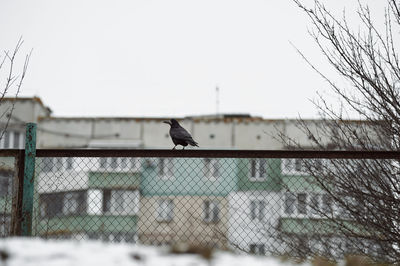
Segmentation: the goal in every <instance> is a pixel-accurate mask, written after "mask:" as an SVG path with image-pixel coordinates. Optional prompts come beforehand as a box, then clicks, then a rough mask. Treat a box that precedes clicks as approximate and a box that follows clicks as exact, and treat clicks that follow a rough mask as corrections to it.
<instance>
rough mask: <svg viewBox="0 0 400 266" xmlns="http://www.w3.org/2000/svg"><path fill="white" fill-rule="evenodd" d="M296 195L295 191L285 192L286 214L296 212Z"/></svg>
mask: <svg viewBox="0 0 400 266" xmlns="http://www.w3.org/2000/svg"><path fill="white" fill-rule="evenodd" d="M295 203H296V195H295V194H293V193H286V194H285V214H293V213H294V212H295Z"/></svg>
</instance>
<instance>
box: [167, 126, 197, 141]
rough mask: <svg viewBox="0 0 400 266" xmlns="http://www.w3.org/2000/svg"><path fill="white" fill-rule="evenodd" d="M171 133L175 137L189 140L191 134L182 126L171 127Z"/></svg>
mask: <svg viewBox="0 0 400 266" xmlns="http://www.w3.org/2000/svg"><path fill="white" fill-rule="evenodd" d="M171 135H173V136H174V137H175V138H177V139H184V140H191V139H192V136H190V134H189V132H187V131H186V129H184V128H183V127H179V128H172V129H171Z"/></svg>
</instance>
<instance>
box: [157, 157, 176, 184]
mask: <svg viewBox="0 0 400 266" xmlns="http://www.w3.org/2000/svg"><path fill="white" fill-rule="evenodd" d="M158 167H159V173H158V174H159V176H160V178H161V179H172V178H173V177H174V161H173V159H172V158H160V161H159V162H158Z"/></svg>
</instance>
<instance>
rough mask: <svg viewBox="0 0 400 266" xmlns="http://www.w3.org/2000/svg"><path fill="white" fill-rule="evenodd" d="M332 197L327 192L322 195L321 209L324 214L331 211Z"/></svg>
mask: <svg viewBox="0 0 400 266" xmlns="http://www.w3.org/2000/svg"><path fill="white" fill-rule="evenodd" d="M332 207H333V203H332V197H331V196H330V195H329V194H324V195H322V211H323V212H324V214H326V215H329V214H332V212H333V208H332Z"/></svg>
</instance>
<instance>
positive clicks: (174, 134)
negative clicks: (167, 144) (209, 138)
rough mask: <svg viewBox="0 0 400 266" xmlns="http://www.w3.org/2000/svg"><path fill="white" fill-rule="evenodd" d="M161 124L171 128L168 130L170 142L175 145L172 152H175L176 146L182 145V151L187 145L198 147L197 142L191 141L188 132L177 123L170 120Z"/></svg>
mask: <svg viewBox="0 0 400 266" xmlns="http://www.w3.org/2000/svg"><path fill="white" fill-rule="evenodd" d="M163 122H164V123H166V124H168V125H170V126H171V128H170V129H169V135H170V136H171V138H172V142H173V143H174V144H175V146H174V147H173V148H172V149H173V150H175V147H176V146H177V145H182V146H183V149H182V150H184V149H185V147H186V146H187V145H188V144H190V145H192V146H197V147H199V145H197V142H196V141H194V140H193V138H192V136H190V134H189V132H187V131H186V129H184V128H183V127H181V125H179V123H178V121H176V120H175V119H171V120H170V121H163Z"/></svg>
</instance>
